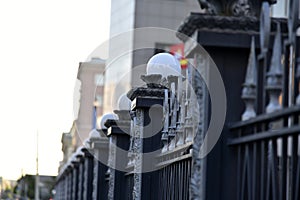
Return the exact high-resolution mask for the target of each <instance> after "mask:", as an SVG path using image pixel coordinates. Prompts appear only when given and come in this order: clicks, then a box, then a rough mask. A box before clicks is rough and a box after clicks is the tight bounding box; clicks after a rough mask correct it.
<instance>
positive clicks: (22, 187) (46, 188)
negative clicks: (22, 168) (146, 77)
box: [14, 174, 55, 199]
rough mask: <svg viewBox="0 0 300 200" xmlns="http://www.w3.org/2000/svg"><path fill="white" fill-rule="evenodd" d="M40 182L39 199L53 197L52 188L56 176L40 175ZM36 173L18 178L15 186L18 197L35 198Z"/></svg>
mask: <svg viewBox="0 0 300 200" xmlns="http://www.w3.org/2000/svg"><path fill="white" fill-rule="evenodd" d="M39 179H40V182H39V183H40V184H39V191H40V198H39V199H50V198H52V190H53V188H54V183H55V176H44V175H39ZM34 188H35V175H30V174H26V175H24V176H22V177H21V178H20V179H18V180H17V184H16V186H15V191H14V192H15V193H16V198H17V199H34V198H35V196H34V195H35V193H34Z"/></svg>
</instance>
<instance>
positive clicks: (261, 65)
mask: <svg viewBox="0 0 300 200" xmlns="http://www.w3.org/2000/svg"><path fill="white" fill-rule="evenodd" d="M290 4H291V8H290V10H289V12H290V15H289V19H288V20H283V19H281V20H275V21H274V20H273V21H272V20H271V19H270V17H269V16H270V13H269V12H270V5H269V3H267V2H263V3H262V9H263V11H262V12H261V19H260V24H261V26H260V32H254V34H253V37H252V44H251V48H250V56H249V61H248V66H243V67H242V70H241V69H237V74H234V73H235V72H228V71H226V69H222V67H219V69H220V70H223V72H222V73H221V75H222V78H224V79H225V78H226V76H227V74H230V73H232V74H233V75H230V78H232V77H233V78H234V76H235V75H237V76H242V75H244V74H246V76H245V81H244V84H243V85H239V86H238V87H236V86H232V83H230V81H228V80H225V82H226V83H225V88H226V91H227V93H229V94H230V95H228V99H227V100H229V101H233V102H237V107H238V106H239V101H240V100H241V99H242V100H243V101H244V102H245V109H244V112H243V114H242V115H240V112H239V111H240V110H239V109H235V108H233V107H234V106H235V105H233V103H232V102H229V103H228V105H231V107H230V106H229V107H228V109H232V110H228V111H227V112H235V113H233V114H232V113H229V114H228V115H227V118H226V124H225V128H224V129H223V132H222V136H221V141H219V143H217V144H216V149H218V150H215V151H213V152H212V154H211V155H209V157H208V158H206V157H205V158H201V157H200V155H199V152H200V147H201V145H202V144H203V140H204V137H205V136H206V135H205V131H206V129H207V127H208V125H209V124H210V123H211V121H210V119H209V117H210V115H211V108H209V106H210V104H211V100H210V96H209V94H208V90H207V87H206V86H207V84H209V83H205V82H204V80H203V79H202V78H203V77H201V76H200V73H199V70H207V71H206V73H204V74H207V75H208V76H210V73H211V70H210V68H209V66H211V65H212V61H211V60H209V59H204V61H203V58H205V56H200V54H199V52H197V50H199V49H194V50H195V51H194V55H193V56H194V58H195V59H194V62H193V63H194V65H195V67H193V66H192V64H190V66H189V67H188V69H186V70H183V71H182V72H181V73H180V74H183V76H182V75H177V76H176V75H169V76H167V77H163V76H162V75H159V74H148V75H145V76H142V80H143V81H144V82H145V84H146V85H145V86H144V87H140V88H135V89H132V90H131V91H129V92H128V94H127V97H128V98H129V99H130V100H129V99H126V98H123V101H128V105H129V103H130V105H131V107H130V108H129V107H128V109H121V110H117V111H115V114H117V116H118V120H116V119H110V120H107V121H106V123H105V125H106V127H107V128H104V129H102V130H98V131H96V130H93V131H92V132H91V134H90V138H89V140H88V141H87V142H86V145H85V146H84V147H81V148H79V149H78V150H77V152H75V153H74V155H73V157H72V158H70V161H69V162H68V163H67V164H66V165H65V166H64V167H63V169H62V170H61V172H60V174H59V176H58V178H57V184H56V195H55V199H79V200H81V199H172V200H173V199H175V200H176V199H178V200H181V199H248V200H250V199H253V200H256V199H261V200H263V199H295V200H297V199H299V198H300V194H299V191H300V126H299V117H300V95H299V92H298V91H299V89H300V88H298V82H299V78H300V60H299V58H300V56H299V46H300V45H299V44H300V43H299V39H298V36H297V28H298V25H299V23H298V13H299V2H298V1H297V0H290ZM199 18H201V19H202V16H197V20H198V21H199ZM206 18H207V16H204V19H206ZM208 18H213V17H212V16H208ZM217 18H218V19H217V20H219V17H217ZM190 20H191V19H190ZM197 20H195V21H194V22H193V23H197V22H198V21H197ZM226 20H228V19H226ZM236 20H237V18H233V21H236ZM244 20H250V21H248V22H249V23H250V24H251V25H253V24H254V25H255V24H256V22H258V20H257V19H252V18H247V19H244ZM200 21H201V20H200ZM252 22H253V23H252ZM254 22H255V23H254ZM272 22H273V23H272ZM274 22H278V23H275V25H274ZM186 23H189V21H187V22H186ZM193 23H191V24H192V25H194V24H193ZM199 23H200V22H199ZM191 24H187V25H186V26H185V27H184V28H183V29H182V30H185V31H186V30H187V28H188V27H190V26H191ZM246 24H247V23H246ZM256 25H257V24H256ZM283 25H284V26H286V27H282V26H283ZM190 28H193V31H196V30H197V29H196V28H195V27H190ZM244 28H245V27H244ZM256 28H257V29H258V27H256ZM274 30H275V31H274ZM198 31H199V30H198ZM205 31H207V30H205ZM205 31H204V32H205ZM215 34H219V33H215ZM203 35H205V34H203ZM249 35H250V37H251V33H250V34H249V33H247V35H246V36H247V37H246V36H245V38H248V37H249ZM258 36H259V37H258ZM181 37H182V36H181ZM226 37H228V36H226ZM199 38H200V39H199ZM198 39H199V40H201V37H200V36H198ZM184 40H185V41H186V38H184ZM269 41H270V42H269ZM187 43H188V41H187ZM257 43H260V47H259V48H258V47H255V44H257ZM213 45H214V46H213V47H211V46H210V47H209V48H210V49H213V48H215V45H216V44H215V43H214V44H213ZM209 48H208V49H209ZM222 48H224V47H223V46H222ZM241 49H242V50H241V51H242V52H243V51H244V49H245V47H244V46H243V47H242V48H241ZM190 52H193V51H190ZM234 52H236V50H234ZM200 53H201V52H200ZM202 53H203V52H202ZM226 53H228V52H226ZM257 54H258V55H257ZM216 55H217V53H216ZM216 55H214V56H215V57H217V56H216ZM200 58H201V59H202V60H201V59H200ZM217 58H218V57H217ZM297 58H298V59H297ZM224 62H225V61H224ZM191 63H192V62H191ZM238 64H239V63H238ZM224 68H225V67H224ZM240 72H242V73H240ZM201 75H203V74H202V73H201ZM227 79H228V78H227ZM237 80H239V79H237ZM212 81H214V80H210V82H212ZM228 85H230V86H232V88H234V89H235V90H236V88H239V89H240V88H241V87H242V96H241V98H240V97H238V96H236V94H237V93H240V91H238V92H237V91H234V92H228V91H230V90H231V88H230V87H228ZM237 98H238V100H237ZM125 104H126V102H125ZM232 105H233V106H232ZM236 116H238V118H241V121H239V120H236V118H237V117H236ZM234 119H235V120H234ZM234 121H238V122H234ZM233 122H234V123H233ZM228 127H229V128H228ZM224 134H226V135H225V136H224ZM224 138H225V142H224ZM218 151H219V152H221V153H218V154H217V153H216V152H218ZM216 177H217V179H215V178H216ZM228 177H230V180H228ZM214 181H215V182H214ZM228 182H229V183H228ZM214 183H215V185H213V184H214ZM224 183H225V184H224ZM226 183H228V184H226ZM212 185H213V186H212ZM212 192H215V193H216V194H212ZM218 193H220V194H221V195H218ZM222 194H224V196H222Z"/></svg>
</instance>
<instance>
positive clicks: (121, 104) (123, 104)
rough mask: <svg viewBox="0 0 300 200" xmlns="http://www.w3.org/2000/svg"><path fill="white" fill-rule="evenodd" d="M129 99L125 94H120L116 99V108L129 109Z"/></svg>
mask: <svg viewBox="0 0 300 200" xmlns="http://www.w3.org/2000/svg"><path fill="white" fill-rule="evenodd" d="M130 107H131V101H130V99H128V97H127V95H126V94H122V95H121V96H120V97H119V99H118V110H130Z"/></svg>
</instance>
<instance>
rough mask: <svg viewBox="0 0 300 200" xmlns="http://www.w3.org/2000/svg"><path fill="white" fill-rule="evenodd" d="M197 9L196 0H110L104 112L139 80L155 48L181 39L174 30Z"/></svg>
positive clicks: (110, 109) (137, 83)
mask: <svg viewBox="0 0 300 200" xmlns="http://www.w3.org/2000/svg"><path fill="white" fill-rule="evenodd" d="M199 10H201V9H200V6H199V4H198V2H197V1H196V0H152V1H146V0H112V1H111V24H110V44H109V59H108V60H107V69H106V74H105V76H106V78H105V97H104V111H105V112H112V111H113V110H114V109H117V102H116V100H117V99H118V97H119V96H120V95H122V94H123V93H125V92H127V91H128V90H129V89H130V88H131V87H132V86H138V85H140V84H141V80H140V75H141V74H144V73H145V71H146V66H145V64H146V63H147V61H148V60H149V58H150V57H151V56H152V55H153V54H154V53H155V51H156V50H155V49H165V48H166V47H168V46H171V45H173V44H178V43H180V41H179V40H178V38H177V37H176V36H175V31H176V30H177V28H178V26H179V25H180V24H181V23H182V21H183V20H184V18H185V17H186V16H187V15H188V14H189V13H190V12H193V11H196V12H199ZM150 27H157V28H159V29H157V28H150ZM139 28H146V29H139ZM133 29H135V30H136V31H134V32H133V31H132V30H133ZM162 29H163V30H164V31H162ZM124 32H125V33H124ZM172 32H173V33H172ZM120 33H122V34H121V35H120ZM141 47H142V48H141ZM133 69H134V70H133Z"/></svg>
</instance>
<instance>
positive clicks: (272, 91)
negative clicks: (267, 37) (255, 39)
mask: <svg viewBox="0 0 300 200" xmlns="http://www.w3.org/2000/svg"><path fill="white" fill-rule="evenodd" d="M281 57H282V47H281V31H280V24H279V23H278V24H277V32H276V36H275V40H274V45H273V55H272V61H271V66H270V69H269V72H268V73H267V86H266V89H267V90H268V92H269V104H268V106H267V108H266V112H267V113H271V112H274V111H277V110H280V109H281V107H282V106H281V103H280V101H279V97H280V94H281V91H282V76H283V69H282V68H283V67H282V59H281Z"/></svg>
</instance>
